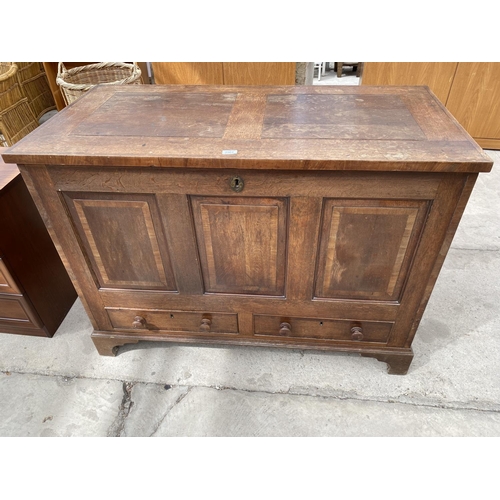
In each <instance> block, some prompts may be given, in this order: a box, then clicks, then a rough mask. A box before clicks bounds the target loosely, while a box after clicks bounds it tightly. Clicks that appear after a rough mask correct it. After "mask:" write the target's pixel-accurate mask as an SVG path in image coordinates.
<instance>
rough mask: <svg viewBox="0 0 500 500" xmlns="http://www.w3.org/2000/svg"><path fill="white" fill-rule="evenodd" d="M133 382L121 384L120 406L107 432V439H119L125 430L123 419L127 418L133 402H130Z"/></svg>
mask: <svg viewBox="0 0 500 500" xmlns="http://www.w3.org/2000/svg"><path fill="white" fill-rule="evenodd" d="M133 387H134V382H123V397H122V402H121V404H120V407H119V410H118V415H117V416H116V418H115V420H114V421H113V423H112V424H111V425H110V427H109V430H108V437H120V436H121V435H122V433H123V429H124V428H125V419H126V418H127V417H128V414H129V413H130V410H131V409H132V406H134V402H133V401H132V388H133Z"/></svg>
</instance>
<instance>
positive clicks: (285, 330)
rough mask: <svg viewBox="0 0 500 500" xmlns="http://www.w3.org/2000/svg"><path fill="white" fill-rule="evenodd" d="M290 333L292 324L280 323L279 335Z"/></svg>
mask: <svg viewBox="0 0 500 500" xmlns="http://www.w3.org/2000/svg"><path fill="white" fill-rule="evenodd" d="M291 333H292V325H291V324H290V323H281V325H280V335H290V334H291Z"/></svg>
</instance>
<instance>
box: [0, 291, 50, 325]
mask: <svg viewBox="0 0 500 500" xmlns="http://www.w3.org/2000/svg"><path fill="white" fill-rule="evenodd" d="M2 325H7V326H16V327H17V326H20V327H31V328H42V322H41V321H40V318H39V317H38V314H37V313H36V312H35V311H34V310H33V308H32V307H31V305H30V304H29V302H28V301H27V300H26V299H25V298H24V297H22V296H10V297H9V296H3V297H0V328H1V327H2Z"/></svg>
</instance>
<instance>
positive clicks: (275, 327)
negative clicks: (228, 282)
mask: <svg viewBox="0 0 500 500" xmlns="http://www.w3.org/2000/svg"><path fill="white" fill-rule="evenodd" d="M392 325H393V323H383V322H376V321H354V320H353V321H349V320H335V319H321V318H317V319H316V318H294V317H286V316H267V315H256V316H254V333H255V335H257V336H264V337H290V338H303V339H313V340H338V341H356V342H360V341H363V342H380V343H386V342H387V340H388V339H389V334H390V332H391V328H392Z"/></svg>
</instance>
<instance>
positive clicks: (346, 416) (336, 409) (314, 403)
mask: <svg viewBox="0 0 500 500" xmlns="http://www.w3.org/2000/svg"><path fill="white" fill-rule="evenodd" d="M144 390H147V389H146V388H145V387H144V386H136V387H134V390H133V391H132V397H139V395H140V394H141V392H142V391H144ZM141 399H142V397H141ZM149 412H150V413H153V414H155V417H156V418H155V420H156V421H158V420H160V419H161V423H160V425H159V426H157V427H156V428H155V433H154V435H155V436H159V437H169V436H175V437H183V436H199V437H206V436H215V437H222V436H226V437H232V436H247V437H263V436H277V437H290V436H311V437H393V436H397V437H411V436H422V437H437V436H455V437H459V436H473V437H480V436H498V435H500V414H499V413H494V412H482V411H474V410H448V409H447V410H443V409H436V408H429V407H418V406H413V405H408V404H399V403H394V404H387V403H376V402H372V401H354V400H345V401H342V400H339V399H335V398H321V397H310V396H292V395H288V394H276V395H274V396H273V397H270V396H269V394H265V393H252V392H244V391H235V390H216V389H208V388H193V389H191V390H190V391H189V393H187V394H185V396H184V397H183V398H182V399H180V401H179V402H178V403H177V404H176V405H175V406H173V407H171V408H168V410H167V412H166V414H165V412H164V407H158V408H157V409H156V411H155V412H151V410H149ZM135 416H138V417H139V416H140V413H137V414H136V415H135ZM135 416H134V415H133V414H132V412H131V413H130V415H129V417H128V419H127V420H129V419H130V420H134V417H135ZM128 423H130V424H132V422H128ZM133 425H134V427H135V431H136V435H143V436H149V435H151V434H150V431H151V425H150V422H144V421H143V420H139V421H135V422H134V423H133Z"/></svg>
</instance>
